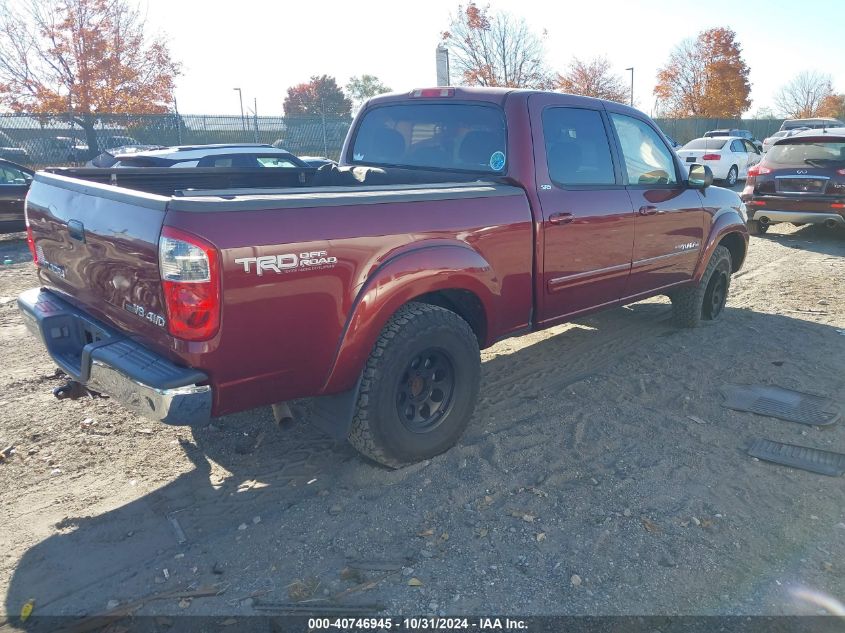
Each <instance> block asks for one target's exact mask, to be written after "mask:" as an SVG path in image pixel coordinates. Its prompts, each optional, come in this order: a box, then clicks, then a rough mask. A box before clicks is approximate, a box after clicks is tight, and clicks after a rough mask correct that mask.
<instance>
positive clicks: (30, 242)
mask: <svg viewBox="0 0 845 633" xmlns="http://www.w3.org/2000/svg"><path fill="white" fill-rule="evenodd" d="M26 245H27V246H29V252H30V253H32V261H33V262H35V265H36V266H37V265H38V251H37V250H35V238H34V237H33V235H32V227H31V226H30V225H29V220H27V221H26Z"/></svg>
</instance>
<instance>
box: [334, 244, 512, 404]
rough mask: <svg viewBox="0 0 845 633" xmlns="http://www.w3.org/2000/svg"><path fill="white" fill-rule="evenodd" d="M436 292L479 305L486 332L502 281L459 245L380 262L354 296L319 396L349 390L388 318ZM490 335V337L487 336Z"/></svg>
mask: <svg viewBox="0 0 845 633" xmlns="http://www.w3.org/2000/svg"><path fill="white" fill-rule="evenodd" d="M439 290H466V291H469V292H471V293H473V294H474V295H475V296H476V297H478V299H479V300H480V302H481V305H482V308H483V310H484V315H485V318H486V319H487V322H488V328H487V329H488V333H489V332H490V331H492V330H493V329H495V328H494V327H491V326H492V324H491V318H492V315H495V314H496V310H495V306H496V303H497V301H498V299H499V297H500V296H501V281H500V280H499V279H498V278H497V277H496V275H495V273H494V272H493V269H492V267H491V266H490V264H489V263H488V262H487V260H485V259H484V258H483V257H482V256H481V255H480V254H479V253H478V252H477V251H474V250H473V249H472V248H470V247H469V246H466V245H461V244H440V245H435V246H422V247H420V248H415V249H412V250H409V251H404V252H402V253H399V254H397V255H395V256H394V257H392V258H391V259H389V260H387V261H385V262H383V263H382V264H381V265H380V266H379V267H378V268H377V269H376V270H375V271H374V272H373V273H372V274H371V275H370V276H369V277H368V278H367V280H366V281H365V282H364V284H363V285H362V287H361V289H360V291H359V292H358V294H357V295H356V297H355V302H354V304H353V307H352V310H351V311H350V315H349V317H348V318H347V321H346V325H345V327H344V329H343V334H342V336H341V338H340V341H339V343H338V348H337V352H336V354H335V358H334V362H333V364H332V368H331V370H330V371H329V374H328V377H327V378H326V381H325V384H324V385H323V389H322V390H321V391H322V393H337V392H339V391H343V390H345V389H349V388H351V387H352V386H353V385H355V384H356V381H357V380H358V377H359V376H360V374H361V370H362V368H363V366H364V363H365V362H366V360H367V357H368V356H369V355H370V351H371V350H372V348H373V345H374V344H375V342H376V339H377V338H378V335H379V333H380V332H381V330H382V328H383V327H384V326H385V324H386V323H387V321H388V319H390V317H391V316H392V315H393V314H394V313H395V312H396V311H397V310H398V309H399V308H400V307H401V306H402V305H404V304H405V303H407V302H409V301H411V300H412V299H414V298H415V297H419V296H421V295H424V294H427V293H431V292H436V291H439ZM488 336H489V334H488Z"/></svg>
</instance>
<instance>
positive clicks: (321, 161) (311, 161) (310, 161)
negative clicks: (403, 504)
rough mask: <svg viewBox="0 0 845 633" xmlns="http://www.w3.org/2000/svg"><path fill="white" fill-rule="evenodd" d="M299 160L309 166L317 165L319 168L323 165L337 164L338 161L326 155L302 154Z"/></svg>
mask: <svg viewBox="0 0 845 633" xmlns="http://www.w3.org/2000/svg"><path fill="white" fill-rule="evenodd" d="M299 160H301V161H302V162H303V163H305V164H306V165H308V166H309V167H316V168H318V169H319V168H320V167H322V166H323V165H337V162H336V161H333V160H332V159H331V158H326V157H325V156H300V157H299Z"/></svg>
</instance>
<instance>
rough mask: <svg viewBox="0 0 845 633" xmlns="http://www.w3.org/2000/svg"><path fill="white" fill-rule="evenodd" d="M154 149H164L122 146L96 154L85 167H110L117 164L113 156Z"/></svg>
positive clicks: (159, 147) (161, 146)
mask: <svg viewBox="0 0 845 633" xmlns="http://www.w3.org/2000/svg"><path fill="white" fill-rule="evenodd" d="M154 149H165V148H164V146H163V145H122V146H121V147H115V148H113V149H109V150H106V151H104V152H101V153H99V154H97V155H96V156H95V157H94V158H92V159H91V160H89V161H88V162H87V163H85V165H86V167H112V166H114V164H115V163H116V162H117V160H118V159H117V158H115V156H128V155H130V154H138V153H139V152H149V151H151V150H154Z"/></svg>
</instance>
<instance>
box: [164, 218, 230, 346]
mask: <svg viewBox="0 0 845 633" xmlns="http://www.w3.org/2000/svg"><path fill="white" fill-rule="evenodd" d="M158 266H159V271H160V272H161V284H162V288H163V290H164V305H165V308H166V310H167V329H168V330H169V331H170V333H171V334H172V335H173V336H175V337H177V338H181V339H184V340H186V341H204V340H207V339H209V338H211V337H212V336H214V335H215V334H216V333H217V330H218V329H219V327H220V266H219V256H218V254H217V249H216V248H214V246H212V245H211V244H209V243H208V242H206V241H205V240H202V239H200V238H198V237H197V236H196V235H191V234H190V233H184V232H182V231H179V230H177V229H172V228H169V227H165V228H164V230H162V232H161V238H160V239H159V242H158Z"/></svg>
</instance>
